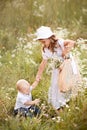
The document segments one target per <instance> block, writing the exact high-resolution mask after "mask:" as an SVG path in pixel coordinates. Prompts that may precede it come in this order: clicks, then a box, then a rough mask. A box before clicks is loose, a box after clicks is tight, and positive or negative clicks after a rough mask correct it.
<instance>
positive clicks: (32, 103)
mask: <svg viewBox="0 0 87 130" xmlns="http://www.w3.org/2000/svg"><path fill="white" fill-rule="evenodd" d="M39 102H40V99H35V100H33V101H26V102H25V103H24V105H26V106H29V105H38V104H39Z"/></svg>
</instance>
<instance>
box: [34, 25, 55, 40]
mask: <svg viewBox="0 0 87 130" xmlns="http://www.w3.org/2000/svg"><path fill="white" fill-rule="evenodd" d="M52 35H54V33H53V32H52V31H51V29H50V27H47V26H41V27H40V28H38V29H37V31H36V36H37V38H36V39H35V40H39V39H47V38H49V37H51V36H52Z"/></svg>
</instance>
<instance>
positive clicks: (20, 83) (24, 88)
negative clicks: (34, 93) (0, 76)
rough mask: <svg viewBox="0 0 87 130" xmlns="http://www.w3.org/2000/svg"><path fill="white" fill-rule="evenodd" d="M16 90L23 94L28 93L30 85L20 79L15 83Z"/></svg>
mask: <svg viewBox="0 0 87 130" xmlns="http://www.w3.org/2000/svg"><path fill="white" fill-rule="evenodd" d="M17 88H18V90H19V91H20V92H21V93H23V94H29V93H30V84H29V83H28V82H27V81H26V80H24V79H21V80H19V81H18V82H17Z"/></svg>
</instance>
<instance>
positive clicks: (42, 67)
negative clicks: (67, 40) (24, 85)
mask: <svg viewBox="0 0 87 130" xmlns="http://www.w3.org/2000/svg"><path fill="white" fill-rule="evenodd" d="M46 64H47V60H45V59H43V60H42V62H41V64H40V66H39V69H38V72H37V75H36V80H37V81H38V80H40V79H41V76H42V73H43V71H44V69H45V66H46Z"/></svg>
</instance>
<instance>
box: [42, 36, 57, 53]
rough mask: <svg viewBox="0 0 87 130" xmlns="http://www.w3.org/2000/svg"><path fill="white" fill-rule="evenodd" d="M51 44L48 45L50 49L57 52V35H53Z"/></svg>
mask: <svg viewBox="0 0 87 130" xmlns="http://www.w3.org/2000/svg"><path fill="white" fill-rule="evenodd" d="M49 39H50V46H49V47H48V49H49V50H51V51H52V52H55V48H57V46H56V45H57V39H56V37H55V35H52V36H51V37H50V38H49ZM42 49H43V51H45V50H44V49H45V46H43V48H42Z"/></svg>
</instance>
